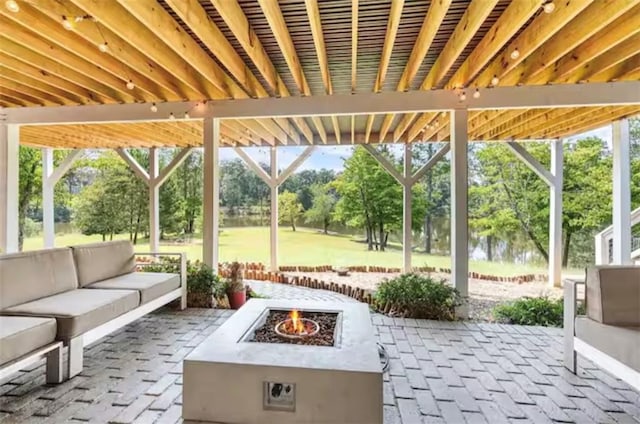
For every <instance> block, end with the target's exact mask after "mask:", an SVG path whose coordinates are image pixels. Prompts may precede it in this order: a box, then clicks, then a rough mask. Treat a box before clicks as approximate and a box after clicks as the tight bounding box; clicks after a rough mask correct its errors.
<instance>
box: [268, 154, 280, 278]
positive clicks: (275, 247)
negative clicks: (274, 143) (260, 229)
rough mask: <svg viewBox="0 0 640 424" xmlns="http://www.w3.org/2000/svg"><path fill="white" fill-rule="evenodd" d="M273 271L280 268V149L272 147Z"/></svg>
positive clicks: (270, 185) (271, 264)
mask: <svg viewBox="0 0 640 424" xmlns="http://www.w3.org/2000/svg"><path fill="white" fill-rule="evenodd" d="M270 153H271V183H270V184H269V187H270V188H271V232H270V242H271V243H270V246H271V249H270V252H271V255H270V256H271V261H270V268H271V271H277V270H278V150H277V149H276V148H275V147H271V152H270Z"/></svg>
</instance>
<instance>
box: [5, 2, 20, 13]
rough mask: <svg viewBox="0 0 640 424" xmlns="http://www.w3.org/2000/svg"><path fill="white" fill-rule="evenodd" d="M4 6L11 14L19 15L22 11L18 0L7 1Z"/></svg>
mask: <svg viewBox="0 0 640 424" xmlns="http://www.w3.org/2000/svg"><path fill="white" fill-rule="evenodd" d="M4 6H5V7H6V8H7V10H8V11H9V12H13V13H18V12H19V11H20V6H19V5H18V2H17V1H16V0H7V1H6V2H4Z"/></svg>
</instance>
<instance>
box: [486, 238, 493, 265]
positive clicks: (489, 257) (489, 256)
mask: <svg viewBox="0 0 640 424" xmlns="http://www.w3.org/2000/svg"><path fill="white" fill-rule="evenodd" d="M492 245H493V237H491V235H488V236H487V260H488V261H489V262H491V261H493V246H492Z"/></svg>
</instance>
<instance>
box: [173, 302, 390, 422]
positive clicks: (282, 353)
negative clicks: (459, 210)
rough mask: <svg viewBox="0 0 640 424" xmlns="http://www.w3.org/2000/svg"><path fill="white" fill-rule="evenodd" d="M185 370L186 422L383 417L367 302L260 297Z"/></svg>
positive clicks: (201, 349)
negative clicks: (287, 299)
mask: <svg viewBox="0 0 640 424" xmlns="http://www.w3.org/2000/svg"><path fill="white" fill-rule="evenodd" d="M183 371H184V383H183V395H182V398H183V410H182V416H183V418H184V420H185V423H190V422H215V423H238V422H242V423H276V422H277V423H282V424H289V423H319V422H322V423H326V424H329V423H335V424H338V423H340V424H344V423H354V424H356V423H361V424H375V423H382V369H381V366H380V360H379V357H378V351H377V347H376V343H375V338H374V335H373V328H372V325H371V320H370V317H369V310H368V307H367V305H365V304H360V303H357V302H348V303H338V302H335V303H334V302H310V301H296V302H294V301H285V300H271V299H268V300H267V299H252V300H251V301H249V302H247V304H246V305H245V306H244V307H242V308H241V309H239V310H238V311H237V312H236V313H235V314H234V315H233V316H232V317H231V318H229V319H228V320H227V321H226V322H225V323H224V324H223V325H222V326H221V327H220V328H219V329H218V330H217V331H216V332H215V333H213V334H212V335H211V336H209V337H208V338H207V339H206V340H204V341H203V342H202V343H201V344H200V345H199V346H198V347H197V348H195V349H194V350H193V352H191V353H190V354H189V355H188V356H187V357H186V358H185V360H184V370H183Z"/></svg>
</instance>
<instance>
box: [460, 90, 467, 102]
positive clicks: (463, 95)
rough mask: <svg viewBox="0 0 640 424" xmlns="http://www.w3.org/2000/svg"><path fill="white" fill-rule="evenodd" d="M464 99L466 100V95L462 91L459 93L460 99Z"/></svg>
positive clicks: (462, 100)
mask: <svg viewBox="0 0 640 424" xmlns="http://www.w3.org/2000/svg"><path fill="white" fill-rule="evenodd" d="M465 100H467V95H466V93H465V92H464V91H463V92H462V93H460V101H461V102H464V101H465Z"/></svg>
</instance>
